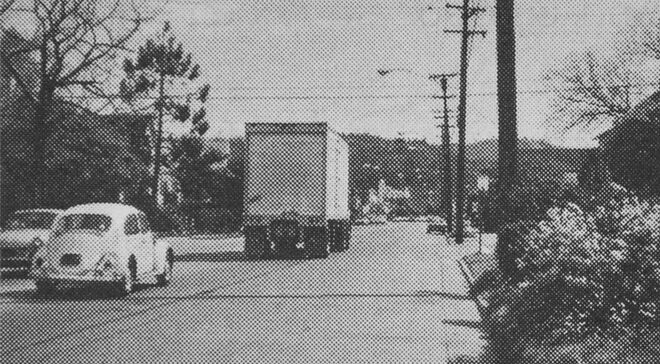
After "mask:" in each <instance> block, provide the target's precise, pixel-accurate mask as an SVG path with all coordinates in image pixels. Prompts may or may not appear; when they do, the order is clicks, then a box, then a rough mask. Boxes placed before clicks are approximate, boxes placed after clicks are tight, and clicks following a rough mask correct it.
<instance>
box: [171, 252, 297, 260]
mask: <svg viewBox="0 0 660 364" xmlns="http://www.w3.org/2000/svg"><path fill="white" fill-rule="evenodd" d="M175 260H176V261H177V262H249V261H262V260H268V261H270V260H281V261H290V260H305V257H304V256H303V255H294V256H288V257H283V256H269V257H265V258H260V259H253V258H249V257H247V256H246V255H245V254H244V253H243V252H217V253H191V254H177V256H176V258H175Z"/></svg>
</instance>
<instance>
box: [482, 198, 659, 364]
mask: <svg viewBox="0 0 660 364" xmlns="http://www.w3.org/2000/svg"><path fill="white" fill-rule="evenodd" d="M659 235H660V206H654V205H650V204H648V203H640V202H637V201H635V200H629V201H625V202H624V203H621V204H612V205H611V206H606V207H602V208H599V209H597V210H596V212H595V213H593V214H587V213H584V212H583V211H582V210H581V209H580V208H578V207H577V206H576V205H573V204H568V205H567V207H565V208H553V209H550V210H549V211H548V218H547V219H546V220H544V221H541V222H538V223H530V222H521V223H517V224H512V225H509V226H508V227H507V228H506V229H503V230H502V234H501V240H502V241H501V243H500V244H499V245H498V247H497V258H498V266H499V268H500V269H501V271H502V274H501V281H500V282H496V284H497V286H495V285H494V286H493V287H497V288H495V289H494V292H493V293H492V295H491V303H490V309H491V325H490V326H489V331H490V332H489V334H490V338H491V346H492V350H493V355H496V356H499V357H500V358H503V359H502V360H504V362H516V361H518V360H521V356H522V355H524V353H525V352H526V351H528V349H529V348H538V347H553V346H562V345H570V344H572V343H578V342H581V341H584V340H585V339H586V338H589V337H604V338H608V339H612V340H616V339H618V338H620V337H623V336H626V335H629V334H630V333H631V332H633V333H639V332H645V331H648V330H650V329H652V328H654V327H655V328H657V327H659V326H660V279H659V276H660V266H659V264H660V250H659V238H660V236H659Z"/></svg>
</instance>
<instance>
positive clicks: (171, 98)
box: [119, 22, 210, 198]
mask: <svg viewBox="0 0 660 364" xmlns="http://www.w3.org/2000/svg"><path fill="white" fill-rule="evenodd" d="M123 68H124V72H125V75H126V77H125V78H124V79H123V80H122V81H121V83H120V87H119V92H120V94H121V95H122V97H123V99H124V100H125V101H127V102H130V103H138V104H139V107H140V108H141V109H146V110H153V111H155V112H156V114H157V118H156V120H155V125H152V127H151V130H150V133H151V135H152V143H153V155H154V157H153V171H154V173H153V180H152V183H151V190H152V194H153V196H154V198H157V196H158V181H159V174H160V167H161V163H162V160H161V158H162V148H163V124H164V122H165V121H178V122H181V123H186V122H190V124H191V130H192V131H193V132H194V133H196V134H197V135H203V134H204V133H205V132H206V130H208V128H209V126H208V123H207V122H206V120H205V116H206V110H205V108H204V103H205V102H206V99H207V97H208V94H209V90H210V86H209V85H208V84H204V85H202V86H199V87H196V86H197V85H196V84H195V82H194V81H195V80H196V79H197V78H198V77H199V72H200V71H199V64H193V62H192V55H191V54H190V53H187V54H186V53H185V52H184V50H183V45H182V44H181V43H177V41H176V38H175V37H174V35H172V34H171V32H170V25H169V23H168V22H165V25H164V26H163V29H162V31H161V33H160V34H158V36H157V37H156V39H149V40H147V41H146V43H145V44H144V45H143V46H141V47H140V48H139V49H138V52H137V57H136V59H135V60H134V61H133V60H131V59H126V60H125V61H124V67H123ZM195 106H196V107H197V111H195V112H194V113H193V112H192V111H191V110H192V109H193V107H195Z"/></svg>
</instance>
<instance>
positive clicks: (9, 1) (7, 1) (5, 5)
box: [0, 0, 16, 15]
mask: <svg viewBox="0 0 660 364" xmlns="http://www.w3.org/2000/svg"><path fill="white" fill-rule="evenodd" d="M15 2H16V0H2V1H1V2H0V15H2V14H4V13H5V12H6V11H7V10H9V8H11V7H12V5H14V3H15Z"/></svg>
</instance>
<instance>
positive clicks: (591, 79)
mask: <svg viewBox="0 0 660 364" xmlns="http://www.w3.org/2000/svg"><path fill="white" fill-rule="evenodd" d="M626 66H627V65H626V62H625V61H624V60H621V59H618V60H599V59H597V57H596V56H595V55H594V53H593V52H591V51H587V52H585V53H584V54H578V55H572V56H571V57H569V58H568V59H567V60H566V61H565V62H564V64H563V67H561V68H559V69H557V70H553V71H551V72H550V74H549V75H548V77H547V79H548V80H549V81H551V82H553V84H554V86H555V90H556V92H555V93H556V100H555V106H556V108H557V110H556V111H557V112H558V113H559V114H560V115H563V116H565V117H566V119H568V120H569V121H568V123H567V124H563V126H567V127H568V128H572V127H575V126H578V125H581V126H591V125H592V124H595V123H598V122H600V121H603V120H604V119H611V118H614V117H616V116H619V115H623V114H625V113H627V112H628V111H629V110H630V107H631V100H630V96H631V87H632V86H634V85H633V83H632V82H631V73H630V72H628V69H627V67H626Z"/></svg>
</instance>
